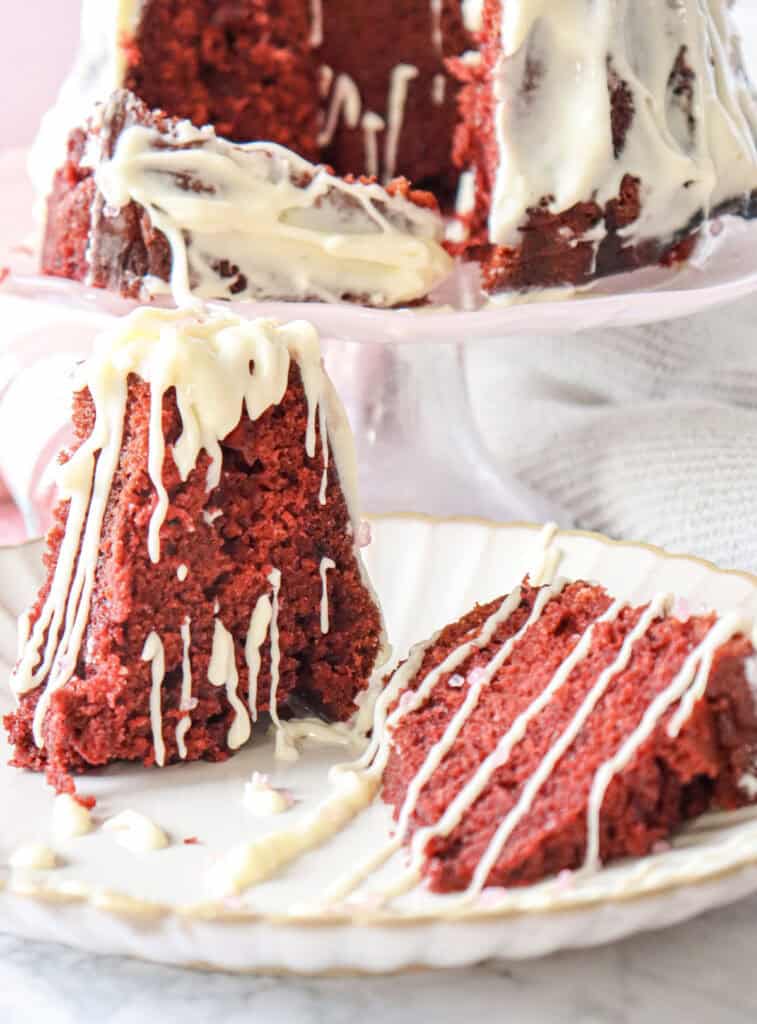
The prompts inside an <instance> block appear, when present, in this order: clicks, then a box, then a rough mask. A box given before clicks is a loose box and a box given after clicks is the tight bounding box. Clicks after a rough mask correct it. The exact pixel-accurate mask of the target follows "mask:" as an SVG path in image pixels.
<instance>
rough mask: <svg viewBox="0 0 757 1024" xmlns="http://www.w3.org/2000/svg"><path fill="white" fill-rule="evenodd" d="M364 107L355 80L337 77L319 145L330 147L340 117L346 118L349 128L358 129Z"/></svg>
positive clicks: (342, 75) (344, 76) (318, 140)
mask: <svg viewBox="0 0 757 1024" xmlns="http://www.w3.org/2000/svg"><path fill="white" fill-rule="evenodd" d="M362 106H363V101H362V100H361V98H360V90H359V89H358V87H357V85H355V81H354V79H352V78H350V76H349V75H346V74H344V73H342V74H339V75H337V76H336V81H335V82H334V88H333V89H332V90H331V99H330V101H329V110H328V114H327V115H326V123H325V125H324V126H323V130H322V131H321V132H319V134H318V139H317V142H318V145H319V146H321V147H322V148H323V147H324V146H328V144H329V143H330V142H331V140H332V139H333V138H334V135H335V133H336V129H337V126H338V125H339V119H340V117H343V118H344V123H345V124H346V125H347V127H348V128H356V127H357V124H358V121H359V120H360V111H361V109H362Z"/></svg>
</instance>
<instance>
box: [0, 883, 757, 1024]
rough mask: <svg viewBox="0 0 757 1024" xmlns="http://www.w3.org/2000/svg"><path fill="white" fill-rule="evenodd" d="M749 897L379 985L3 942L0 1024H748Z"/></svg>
mask: <svg viewBox="0 0 757 1024" xmlns="http://www.w3.org/2000/svg"><path fill="white" fill-rule="evenodd" d="M755 948H757V898H752V899H749V900H745V901H743V902H742V903H741V904H738V905H736V906H732V907H728V908H725V909H724V910H720V911H717V912H715V913H712V914H707V915H705V916H703V917H701V918H699V919H697V920H695V921H691V922H689V923H688V924H684V925H681V926H679V927H676V928H672V929H669V930H667V931H664V932H660V933H657V934H648V935H638V936H636V937H634V938H632V939H628V940H626V941H625V942H620V943H617V944H615V945H613V946H608V947H605V948H603V949H598V950H587V951H578V952H571V953H563V954H560V955H557V956H552V957H549V958H547V959H544V960H536V961H530V962H525V963H488V964H484V965H481V966H480V967H476V968H471V969H468V970H456V971H448V972H436V973H434V972H419V973H414V974H405V975H402V976H398V977H388V978H381V977H378V978H327V979H315V978H310V979H308V978H305V979H297V978H282V977H252V976H233V975H227V974H203V973H200V972H193V971H185V970H180V969H175V968H166V967H158V966H154V965H151V964H144V963H140V962H137V961H134V960H118V959H113V958H104V957H102V958H97V957H92V956H89V955H87V954H84V953H79V952H77V951H74V950H68V949H64V948H62V947H58V946H52V945H44V944H41V943H31V942H19V941H16V940H14V939H12V938H10V937H8V936H3V935H0V1021H2V1024H32V1022H33V1024H84V1022H97V1024H142V1022H144V1021H152V1020H159V1021H161V1022H174V1021H176V1022H181V1024H206V1022H207V1021H210V1020H213V1021H218V1022H223V1024H249V1021H251V1020H255V1021H260V1022H264V1024H278V1022H282V1024H348V1022H349V1024H352V1022H354V1021H355V1020H358V1019H359V1020H360V1021H361V1022H366V1024H367V1022H371V1021H379V1020H380V1021H381V1022H382V1024H399V1022H404V1021H411V1020H412V1021H418V1022H424V1021H428V1020H434V1021H444V1022H446V1021H450V1022H452V1021H458V1020H459V1021H472V1020H484V1019H486V1015H487V1014H490V1013H491V1012H492V1010H496V1013H497V1019H498V1020H507V1021H512V1022H513V1024H537V1022H538V1024H543V1022H553V1021H566V1022H570V1024H636V1022H649V1024H657V1022H662V1021H665V1022H668V1021H670V1022H672V1021H686V1024H712V1022H714V1021H717V1024H754V1021H755V1019H757V972H755V968H754V950H755Z"/></svg>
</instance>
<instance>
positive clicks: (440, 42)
mask: <svg viewBox="0 0 757 1024" xmlns="http://www.w3.org/2000/svg"><path fill="white" fill-rule="evenodd" d="M430 5H431V45H432V46H433V47H434V49H435V50H436V51H437V53H443V52H444V37H443V36H442V0H430Z"/></svg>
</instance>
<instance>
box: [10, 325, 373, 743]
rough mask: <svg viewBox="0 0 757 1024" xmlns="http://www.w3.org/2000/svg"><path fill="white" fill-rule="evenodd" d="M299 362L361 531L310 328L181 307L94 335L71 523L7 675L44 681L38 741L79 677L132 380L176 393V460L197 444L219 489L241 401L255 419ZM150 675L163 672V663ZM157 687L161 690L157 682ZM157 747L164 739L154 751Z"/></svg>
mask: <svg viewBox="0 0 757 1024" xmlns="http://www.w3.org/2000/svg"><path fill="white" fill-rule="evenodd" d="M293 360H294V362H295V363H296V364H297V365H298V366H299V369H300V374H301V377H302V381H303V387H304V391H305V398H306V401H307V405H308V431H307V436H306V438H305V445H306V449H307V450H308V452H309V454H310V455H311V456H313V455H314V454H315V444H316V430H315V422H316V420H315V417H316V415H318V416H319V420H318V422H319V427H320V436H321V440H322V445H323V451H324V465H325V466H326V467H327V466H328V459H329V456H328V454H327V450H328V445H329V437H330V438H331V445H332V449H333V454H334V459H335V462H336V465H337V470H338V474H339V480H340V483H341V485H342V489H343V491H344V493H345V497H346V500H347V506H348V508H349V509H350V512H351V515H352V520H353V530H355V529H356V524H357V518H356V510H357V500H356V476H357V471H356V464H355V455H354V446H353V441H352V435H351V433H350V430H349V424H348V422H347V419H346V416H345V414H344V410H343V409H342V407H341V405H340V403H339V401H338V399H337V397H336V394H335V392H334V390H333V387H332V386H331V384H330V382H329V381H328V378H326V376H325V373H324V371H323V367H322V364H321V359H320V346H319V344H318V337H317V335H316V332H315V330H314V329H313V328H312V327H311V326H310V325H309V324H306V323H304V322H296V323H292V324H288V325H285V326H277V325H276V324H274V323H273V322H272V321H267V320H259V321H244V320H241V319H240V318H238V317H235V316H232V315H231V314H228V313H225V312H213V313H211V314H207V315H205V316H197V315H194V314H190V313H187V312H184V311H181V310H163V309H142V310H136V311H135V312H134V313H132V314H130V315H129V316H128V317H125V318H124V319H123V320H122V321H120V322H119V324H118V326H117V327H116V328H115V329H114V330H113V331H109V332H106V333H105V334H103V335H102V336H100V338H98V340H97V341H96V344H95V351H94V354H93V356H92V358H91V360H90V361H89V362H88V363H86V364H85V365H84V367H83V370H82V371H81V378H80V381H79V384H80V385H81V386H85V385H86V386H88V387H89V390H90V392H91V394H92V398H93V402H94V407H95V425H94V428H93V431H92V434H91V435H90V437H89V438H88V439H87V440H86V441H85V442H84V443H83V444H82V445H81V447H80V448H79V449H78V450H77V452H76V453H75V454H74V456H73V457H72V458H71V459H70V460H69V461H68V462H67V463H65V465H64V466H63V467H62V469H61V474H60V490H61V495H62V497H64V498H68V499H70V505H69V511H68V518H67V521H66V529H65V533H64V537H63V541H62V544H61V547H60V551H59V555H58V560H57V563H56V567H55V570H54V574H53V578H52V581H51V586H50V590H49V593H48V595H47V597H46V599H45V602H44V605H43V607H42V609H41V612H40V615H39V617H38V619H37V621H36V622H35V623H34V627H33V628H32V630H31V632H30V634H29V636H28V638H27V642H26V644H25V647H24V650H23V651H22V653H21V657H20V659H19V662H18V665H17V666H16V669H15V670H14V672H13V674H12V677H11V684H12V687H13V690H14V693H15V694H16V695H17V696H18V695H20V694H23V693H26V692H28V691H30V690H33V689H35V688H37V687H38V686H40V685H41V684H43V683H44V684H45V689H44V691H43V692H42V693H41V694H40V697H39V700H38V702H37V706H36V709H35V717H34V739H35V743H36V744H37V745H38V746H39V747H42V746H43V743H44V740H43V734H42V726H43V723H44V718H45V714H46V712H47V709H48V707H49V704H50V700H51V698H52V695H53V693H54V692H55V690H56V689H58V687H60V686H62V685H64V684H65V683H66V682H67V681H68V680H69V679H70V678H71V677H72V675H73V673H74V670H75V667H76V663H77V660H78V658H79V654H80V651H81V645H82V639H83V635H84V631H85V629H86V626H87V622H88V619H89V608H90V599H91V594H92V589H93V586H94V578H95V570H96V566H97V554H98V550H99V541H100V535H101V532H102V523H103V516H104V512H105V507H106V504H107V502H108V498H109V495H110V489H111V485H112V481H113V475H114V473H115V469H116V466H117V463H118V459H119V455H120V450H121V440H122V431H123V422H124V415H125V409H126V387H127V380H128V377H129V375H130V374H132V373H133V374H136V375H137V376H139V377H141V379H142V380H144V381H146V382H147V383H148V384H149V385H150V388H151V392H152V400H151V401H152V404H153V405H154V406H155V407H158V406H160V404H161V403H162V394H163V392H164V390H167V389H168V388H171V387H173V388H174V389H175V392H176V399H177V403H178V408H179V412H180V416H181V420H182V433H181V436H180V437H179V439H178V440H177V441H176V443H175V444H174V446H173V448H172V456H173V459H174V461H175V463H176V466H177V468H178V469H179V472H180V474H181V476H182V478H183V479H186V478H187V476H188V475H189V472H190V471H191V469H192V468H193V466H194V465H196V462H197V458H198V456H199V454H200V451H202V450H203V449H204V450H205V451H207V452H208V454H209V455H210V460H211V461H210V467H209V470H208V478H207V485H208V488H209V489H213V488H214V487H215V486H216V485H217V483H218V481H219V479H220V472H221V449H220V441H221V440H222V439H223V438H224V437H226V436H227V435H228V434H229V433H230V431H231V430H232V429H233V428H234V427H235V426H236V424H237V423H238V422H239V419H240V417H241V415H242V413H243V410H244V409H245V408H246V410H247V413H248V415H249V416H250V417H251V418H252V419H256V418H258V417H259V416H260V415H261V414H262V413H263V412H264V411H265V410H266V409H268V408H269V407H270V406H272V405H276V404H278V403H279V402H280V401H281V399H282V398H283V396H284V393H285V391H286V387H287V381H288V376H289V368H290V366H291V363H292V361H293ZM161 389H163V390H161ZM156 396H157V397H156ZM148 442H149V448H150V451H151V453H152V452H154V451H155V450H158V451H163V449H164V447H165V443H164V441H163V436H162V429H161V424H160V422H159V421H158V420H157V419H153V418H151V421H150V431H149V437H148ZM96 456H97V458H96ZM153 464H154V460H153ZM157 472H158V467H156V473H157ZM153 521H154V525H153V524H152V523H151V531H150V542H151V543H152V542H153V541H156V540H159V530H160V526H161V522H160V521H159V520H157V519H155V516H153ZM222 642H223V641H220V640H219V643H222ZM153 644H155V641H153ZM153 653H154V652H153ZM153 670H154V672H157V665H156V664H155V663H154V664H153ZM153 693H154V694H155V695H157V694H158V693H159V690H158V688H157V684H155V687H154V690H153ZM245 717H246V716H245ZM237 719H238V727H237V731H236V733H235V736H236V735H237V733H241V732H244V725H243V723H244V720H245V719H244V718H242V717H241V716H239V715H238V716H237ZM153 721H154V723H155V722H156V721H157V720H156V719H153ZM248 724H249V723H248ZM158 734H159V730H157V729H156V730H155V735H156V737H157V736H158ZM159 749H160V743H159V742H158V743H157V744H156V754H158V752H159Z"/></svg>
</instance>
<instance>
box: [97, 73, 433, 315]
mask: <svg viewBox="0 0 757 1024" xmlns="http://www.w3.org/2000/svg"><path fill="white" fill-rule="evenodd" d="M401 68H407V65H400V69H401ZM400 69H395V76H394V79H393V81H394V87H393V89H392V91H391V97H390V99H391V103H390V108H391V110H390V119H389V125H390V130H389V131H388V132H387V136H386V143H387V153H388V155H389V163H388V164H387V168H388V169H389V170H390V171H391V172H392V173H393V168H394V163H395V159H396V151H397V144H398V140H399V131H400V128H401V120H402V110H403V107H404V98H405V92H406V81H405V79H404V78H403V77H402V75H400V77H399V78H398V77H397V72H398V71H400ZM343 96H347V97H348V99H347V100H345V101H344V103H345V104H346V107H345V109H346V114H347V123H348V124H349V125H350V126H351V127H355V126H357V124H358V122H359V119H360V107H359V105H358V98H357V97H356V96H355V95H354V94H353V93H351V92H349V90H348V91H347V92H346V93H345V85H344V79H343V78H342V77H341V76H340V78H339V79H338V80H337V83H336V85H335V87H334V90H333V93H332V111H333V112H334V113H333V114H332V115H330V119H329V121H328V122H327V125H326V128H325V129H324V132H325V135H324V139H327V137H328V136H329V133H330V132H332V131H333V130H334V125H335V123H336V121H335V118H336V115H337V113H338V111H339V110H340V109H341V103H340V105H339V106H337V104H336V102H335V101H334V99H333V97H336V99H337V100H339V99H340V97H343ZM353 115H354V117H353ZM374 127H375V123H374ZM371 130H373V129H371ZM94 164H95V179H96V182H97V186H98V189H99V190H100V193H101V194H102V197H103V199H104V201H105V203H106V204H107V205H106V209H105V211H104V212H103V213H102V216H103V217H104V218H105V220H106V221H107V217H108V216H109V215H111V216H112V215H113V213H115V212H116V211H119V210H121V209H122V208H123V207H124V206H125V205H126V204H127V203H129V202H130V201H132V200H133V201H134V202H136V203H138V204H139V205H140V206H142V207H143V208H144V209H145V210H146V212H147V214H148V215H149V217H150V220H151V222H152V224H153V226H154V227H155V228H156V229H158V230H160V231H162V232H163V234H164V235H165V237H166V239H167V241H168V244H169V246H170V249H171V273H170V283H169V284H166V283H165V282H163V281H160V280H159V279H157V278H152V279H151V290H153V291H155V292H159V291H168V290H170V292H171V293H172V295H173V297H174V300H175V302H176V304H177V305H179V306H188V305H191V303H192V302H193V301H196V300H197V299H209V298H228V299H242V298H258V299H270V298H272V297H273V298H275V297H281V298H286V299H290V300H292V301H297V300H300V301H304V300H306V299H317V300H320V301H326V302H336V301H339V300H341V299H342V298H344V297H346V296H349V297H352V298H354V299H357V300H360V301H363V302H366V303H368V304H372V305H378V306H395V305H398V304H401V303H405V302H409V301H412V300H413V299H416V298H419V297H421V296H422V295H425V294H427V292H428V291H429V290H430V289H431V288H432V287H433V286H434V285H435V284H436V283H438V282H439V281H440V280H441V279H442V277H444V276H445V275H446V274H447V273H448V272H449V270H450V269H451V265H452V264H451V261H450V259H449V257H448V256H447V254H446V253H445V252H444V250H443V249H442V247H441V245H440V241H441V237H442V233H443V225H442V221H441V218H440V216H439V215H438V214H437V213H435V212H434V211H430V210H427V209H425V208H422V207H419V206H416V205H415V204H414V203H412V202H410V201H409V200H406V199H404V198H403V197H402V196H390V195H388V193H387V192H386V191H385V190H384V189H383V188H382V187H381V186H380V185H378V184H364V183H360V182H348V181H344V180H343V179H341V178H338V177H336V176H335V175H333V174H331V173H329V171H328V170H327V169H325V168H323V167H316V166H314V165H313V164H309V163H307V162H306V161H304V160H302V159H301V158H300V157H298V156H296V154H294V153H292V152H291V151H289V150H287V149H284V148H283V147H281V146H276V145H274V144H273V143H268V142H257V143H256V142H252V143H248V144H246V145H236V144H233V143H230V142H227V141H225V140H223V139H219V138H217V137H216V136H215V135H214V133H213V131H212V129H208V128H203V129H197V128H195V127H193V126H192V125H190V124H189V123H188V122H181V123H180V124H179V125H178V126H177V127H176V128H175V129H173V130H172V131H170V132H168V131H167V132H164V133H159V132H158V131H156V130H155V129H152V128H147V127H145V126H141V125H131V126H130V127H128V128H127V129H125V130H124V131H123V132H122V133H121V134H120V136H119V139H118V143H117V145H116V149H115V152H114V154H113V156H112V158H110V159H106V158H105V157H104V156H103V157H102V158H101V159H99V160H97V159H95V160H94ZM390 176H391V175H390ZM188 181H190V182H201V183H202V185H203V187H202V189H197V190H192V189H190V188H188V187H187V182H188ZM103 255H105V254H103ZM223 265H228V266H234V267H238V268H239V275H237V276H233V277H223V276H221V274H220V271H219V267H220V266H223Z"/></svg>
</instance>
